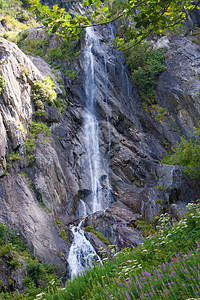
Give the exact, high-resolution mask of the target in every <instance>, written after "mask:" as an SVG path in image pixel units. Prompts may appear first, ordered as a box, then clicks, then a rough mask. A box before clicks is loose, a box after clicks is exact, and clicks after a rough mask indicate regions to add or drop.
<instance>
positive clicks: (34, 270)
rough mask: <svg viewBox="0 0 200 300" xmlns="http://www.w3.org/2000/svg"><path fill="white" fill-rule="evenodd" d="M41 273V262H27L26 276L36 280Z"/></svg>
mask: <svg viewBox="0 0 200 300" xmlns="http://www.w3.org/2000/svg"><path fill="white" fill-rule="evenodd" d="M41 273H42V269H41V264H40V263H39V262H32V263H29V264H27V274H28V277H30V278H31V279H33V280H34V281H36V280H37V279H39V278H40V275H41Z"/></svg>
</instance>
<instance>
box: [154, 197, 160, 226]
mask: <svg viewBox="0 0 200 300" xmlns="http://www.w3.org/2000/svg"><path fill="white" fill-rule="evenodd" d="M159 200H161V199H159ZM159 219H160V217H159V216H155V217H154V220H153V222H154V223H155V222H157V221H158V220H159Z"/></svg>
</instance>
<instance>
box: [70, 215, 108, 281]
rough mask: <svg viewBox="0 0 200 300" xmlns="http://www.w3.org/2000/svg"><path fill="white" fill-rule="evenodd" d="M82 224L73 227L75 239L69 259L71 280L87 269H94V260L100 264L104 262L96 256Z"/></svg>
mask: <svg viewBox="0 0 200 300" xmlns="http://www.w3.org/2000/svg"><path fill="white" fill-rule="evenodd" d="M81 224H82V221H81V222H80V223H79V225H78V226H77V227H76V226H74V225H71V231H72V233H73V235H74V239H73V242H72V245H71V247H70V251H69V255H68V259H67V261H68V264H69V272H70V278H71V279H73V278H74V277H75V276H77V275H78V274H82V273H83V272H84V271H85V270H86V269H89V268H92V267H93V262H94V260H96V261H99V263H100V264H102V261H101V259H100V257H99V256H98V255H97V254H96V251H95V250H94V248H93V246H92V245H91V244H90V242H89V241H88V240H87V239H86V237H85V236H84V232H83V230H82V229H81V228H80V227H81Z"/></svg>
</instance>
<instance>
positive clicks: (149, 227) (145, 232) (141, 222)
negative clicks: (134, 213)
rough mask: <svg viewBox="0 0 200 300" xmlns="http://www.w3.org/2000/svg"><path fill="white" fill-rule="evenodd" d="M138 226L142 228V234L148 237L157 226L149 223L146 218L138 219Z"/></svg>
mask: <svg viewBox="0 0 200 300" xmlns="http://www.w3.org/2000/svg"><path fill="white" fill-rule="evenodd" d="M135 223H136V228H137V229H141V230H142V235H143V236H144V237H147V236H149V235H151V234H153V233H155V228H154V227H153V226H152V225H151V224H147V222H146V221H144V220H137V221H136V222H135Z"/></svg>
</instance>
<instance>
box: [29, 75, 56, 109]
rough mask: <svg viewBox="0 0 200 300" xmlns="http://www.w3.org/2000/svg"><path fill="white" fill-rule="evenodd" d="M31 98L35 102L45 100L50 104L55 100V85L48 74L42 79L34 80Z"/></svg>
mask: <svg viewBox="0 0 200 300" xmlns="http://www.w3.org/2000/svg"><path fill="white" fill-rule="evenodd" d="M31 99H32V101H33V102H34V103H36V104H37V102H38V101H42V102H44V101H47V102H48V103H49V104H50V105H52V104H53V103H54V102H55V101H56V99H57V94H56V91H55V85H54V83H53V80H52V78H51V77H50V76H46V77H45V80H43V81H42V80H36V81H35V83H34V84H33V85H32V95H31Z"/></svg>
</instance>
